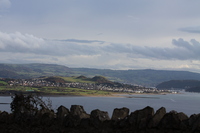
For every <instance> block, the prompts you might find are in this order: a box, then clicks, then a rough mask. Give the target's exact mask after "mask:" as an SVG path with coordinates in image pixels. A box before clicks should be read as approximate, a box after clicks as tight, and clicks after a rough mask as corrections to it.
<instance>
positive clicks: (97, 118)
mask: <svg viewBox="0 0 200 133" xmlns="http://www.w3.org/2000/svg"><path fill="white" fill-rule="evenodd" d="M90 120H91V123H92V125H93V126H95V127H96V128H97V127H100V126H101V124H102V123H103V122H104V121H106V120H110V117H109V115H108V112H105V111H100V110H99V109H96V110H93V111H92V112H91V113H90Z"/></svg>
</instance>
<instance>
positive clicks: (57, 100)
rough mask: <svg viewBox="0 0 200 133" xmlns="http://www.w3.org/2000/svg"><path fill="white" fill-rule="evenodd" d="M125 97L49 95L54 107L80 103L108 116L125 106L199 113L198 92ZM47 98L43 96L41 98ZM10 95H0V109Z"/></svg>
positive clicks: (8, 105)
mask: <svg viewBox="0 0 200 133" xmlns="http://www.w3.org/2000/svg"><path fill="white" fill-rule="evenodd" d="M124 96H126V97H80V96H79V97H78V96H77V97H76V96H72V97H67V96H64V97H63V96H61V97H49V98H50V100H51V101H52V107H53V109H54V110H55V111H56V109H57V108H58V107H59V106H60V105H63V106H65V107H67V108H69V109H70V107H71V105H82V106H83V107H84V109H85V111H86V112H87V113H90V112H91V111H92V110H94V109H99V110H102V111H107V112H108V113H109V115H110V116H112V112H113V110H114V109H115V108H122V107H127V108H129V109H130V112H133V111H135V110H139V109H143V108H144V107H146V106H151V107H153V108H154V110H155V111H156V110H157V109H159V108H160V107H165V108H166V110H167V112H169V111H171V110H175V111H177V112H184V113H185V114H187V115H188V116H190V115H192V114H198V113H200V105H199V102H200V94H199V93H187V92H183V93H181V94H166V95H146V94H145V95H142V94H140V95H124ZM45 99H47V97H44V98H43V100H45ZM10 102H11V97H9V96H0V110H1V111H7V112H10V104H9V103H10Z"/></svg>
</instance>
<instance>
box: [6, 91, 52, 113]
mask: <svg viewBox="0 0 200 133" xmlns="http://www.w3.org/2000/svg"><path fill="white" fill-rule="evenodd" d="M51 106H52V103H51V101H50V99H48V100H47V101H46V102H45V101H43V100H42V97H41V96H39V95H37V94H22V93H20V94H15V95H14V96H12V102H11V104H10V107H11V111H12V113H13V114H14V116H16V115H20V114H26V115H31V116H33V115H35V114H36V113H37V112H38V111H39V110H40V109H44V108H45V109H48V110H51Z"/></svg>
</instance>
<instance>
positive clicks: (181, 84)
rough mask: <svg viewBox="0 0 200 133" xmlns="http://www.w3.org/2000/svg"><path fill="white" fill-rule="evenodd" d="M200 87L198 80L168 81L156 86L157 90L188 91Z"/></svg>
mask: <svg viewBox="0 0 200 133" xmlns="http://www.w3.org/2000/svg"><path fill="white" fill-rule="evenodd" d="M197 86H200V81H199V80H170V81H166V82H163V83H160V84H158V85H157V86H156V88H158V89H188V88H193V87H197Z"/></svg>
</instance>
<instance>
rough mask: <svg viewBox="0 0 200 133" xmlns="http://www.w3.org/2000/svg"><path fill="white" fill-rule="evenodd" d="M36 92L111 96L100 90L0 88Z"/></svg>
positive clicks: (1, 87)
mask: <svg viewBox="0 0 200 133" xmlns="http://www.w3.org/2000/svg"><path fill="white" fill-rule="evenodd" d="M9 90H15V91H23V92H27V91H36V92H43V93H47V94H61V95H62V94H63V95H79V96H97V95H111V92H108V91H99V90H86V89H79V88H68V87H38V88H37V87H24V86H0V91H9Z"/></svg>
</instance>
